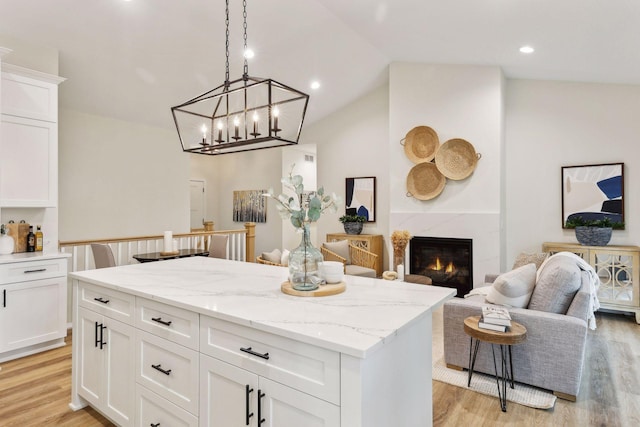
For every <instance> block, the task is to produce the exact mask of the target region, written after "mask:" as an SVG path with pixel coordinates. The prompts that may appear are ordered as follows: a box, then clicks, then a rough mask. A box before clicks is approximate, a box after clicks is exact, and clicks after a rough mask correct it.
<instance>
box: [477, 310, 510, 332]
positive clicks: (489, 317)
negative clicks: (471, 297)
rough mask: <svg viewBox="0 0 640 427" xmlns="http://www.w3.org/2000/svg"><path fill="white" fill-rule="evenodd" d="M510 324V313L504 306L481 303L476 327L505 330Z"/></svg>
mask: <svg viewBox="0 0 640 427" xmlns="http://www.w3.org/2000/svg"><path fill="white" fill-rule="evenodd" d="M510 326H511V315H509V310H507V309H506V308H505V307H501V306H497V305H483V306H482V317H480V321H479V322H478V327H479V328H482V329H490V330H492V331H498V332H506V331H507V329H508V328H509V327H510Z"/></svg>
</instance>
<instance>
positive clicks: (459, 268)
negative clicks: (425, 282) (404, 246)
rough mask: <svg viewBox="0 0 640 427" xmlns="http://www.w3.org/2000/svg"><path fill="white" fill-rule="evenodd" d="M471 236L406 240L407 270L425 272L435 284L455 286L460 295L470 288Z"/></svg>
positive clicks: (448, 286)
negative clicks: (407, 250)
mask: <svg viewBox="0 0 640 427" xmlns="http://www.w3.org/2000/svg"><path fill="white" fill-rule="evenodd" d="M472 259H473V257H472V240H471V239H454V238H442V237H413V238H412V239H411V241H410V243H409V269H410V271H411V274H419V275H421V276H427V277H429V278H431V280H432V281H433V285H435V286H445V287H447V288H455V289H457V291H458V293H457V295H456V296H457V297H463V296H464V295H466V294H468V293H469V291H471V289H472V288H473V269H472V266H473V265H472Z"/></svg>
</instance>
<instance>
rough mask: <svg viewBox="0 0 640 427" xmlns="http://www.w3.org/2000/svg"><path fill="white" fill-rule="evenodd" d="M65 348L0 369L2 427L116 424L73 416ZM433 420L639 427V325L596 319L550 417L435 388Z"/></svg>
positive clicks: (93, 415)
mask: <svg viewBox="0 0 640 427" xmlns="http://www.w3.org/2000/svg"><path fill="white" fill-rule="evenodd" d="M433 326H434V348H433V360H434V361H435V360H437V359H438V358H439V357H441V356H442V351H443V350H442V311H441V309H440V310H437V311H436V312H435V313H434V315H433ZM67 343H68V345H67V346H65V347H62V348H59V349H55V350H50V351H47V352H44V353H40V354H36V355H33V356H28V357H24V358H22V359H17V360H13V361H10V362H5V363H3V364H1V365H0V367H1V368H2V370H0V426H2V427H5V426H7V427H8V426H16V427H17V426H20V427H25V426H78V427H92V426H111V425H112V424H111V423H109V421H108V420H106V419H105V418H104V417H102V416H101V415H100V414H98V413H97V412H96V411H94V410H92V409H90V408H89V409H83V410H80V411H76V412H73V411H72V410H71V409H69V406H68V404H69V400H70V395H71V336H69V337H68V338H67ZM433 413H434V422H433V424H434V426H466V427H476V426H534V425H535V426H581V427H582V426H623V427H626V426H629V427H631V426H633V427H636V426H638V425H640V325H637V324H636V323H635V321H634V318H633V317H630V316H623V315H619V314H598V329H597V330H596V331H590V332H589V338H588V341H587V356H586V360H585V370H584V374H583V378H582V385H581V388H580V394H579V395H578V401H577V402H575V403H572V402H567V401H565V400H561V399H558V400H557V402H556V405H555V408H554V409H552V410H539V409H531V408H527V407H525V406H520V405H517V404H514V403H508V406H507V412H506V413H503V412H502V411H501V410H500V407H499V404H498V402H497V399H496V398H493V397H489V396H485V395H482V394H480V393H475V392H473V391H469V390H466V389H463V388H459V387H455V386H451V385H448V384H444V383H441V382H438V381H434V382H433ZM220 427H227V426H220ZM301 427H302V426H301ZM343 427H349V426H343ZM389 427H396V426H389ZM407 427H414V426H407ZM415 427H421V426H415Z"/></svg>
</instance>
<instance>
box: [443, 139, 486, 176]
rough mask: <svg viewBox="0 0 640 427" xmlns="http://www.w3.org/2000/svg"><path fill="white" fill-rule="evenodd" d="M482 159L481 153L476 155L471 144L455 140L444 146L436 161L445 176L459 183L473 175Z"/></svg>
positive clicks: (462, 140)
mask: <svg viewBox="0 0 640 427" xmlns="http://www.w3.org/2000/svg"><path fill="white" fill-rule="evenodd" d="M480 157H481V155H480V153H476V150H475V148H473V145H471V143H470V142H468V141H466V140H464V139H460V138H454V139H450V140H448V141H447V142H445V143H444V144H442V146H441V147H440V149H438V152H437V153H436V156H435V159H436V160H435V161H436V166H437V167H438V170H439V171H440V172H441V173H442V174H443V175H444V176H446V177H447V178H449V179H453V180H456V181H457V180H461V179H465V178H467V177H468V176H469V175H471V174H472V173H473V171H474V170H475V168H476V165H477V163H478V160H479V159H480Z"/></svg>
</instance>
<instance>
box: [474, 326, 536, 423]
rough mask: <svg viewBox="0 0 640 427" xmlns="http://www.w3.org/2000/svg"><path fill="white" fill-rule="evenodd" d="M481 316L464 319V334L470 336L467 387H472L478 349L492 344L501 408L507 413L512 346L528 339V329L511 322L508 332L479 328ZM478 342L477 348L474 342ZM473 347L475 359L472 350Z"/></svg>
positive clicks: (511, 373) (511, 379)
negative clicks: (499, 363)
mask: <svg viewBox="0 0 640 427" xmlns="http://www.w3.org/2000/svg"><path fill="white" fill-rule="evenodd" d="M479 320H480V316H471V317H467V318H466V319H464V332H465V333H466V334H467V335H469V337H470V342H469V379H468V381H467V387H470V386H471V377H472V376H473V368H474V366H475V364H476V356H477V355H478V347H479V346H480V342H481V341H484V342H486V343H489V344H491V353H492V354H493V369H494V372H495V377H496V384H497V385H498V399H500V408H501V409H502V412H507V379H509V382H510V383H511V384H510V386H511V388H514V385H513V361H512V359H511V346H512V345H516V344H520V343H522V342H524V341H525V340H526V339H527V328H525V327H524V326H522V325H521V324H520V323H518V322H514V321H513V320H512V321H511V327H509V329H508V330H507V331H506V332H498V331H492V330H490V329H482V328H480V327H479V326H478V321H479ZM474 338H475V340H476V343H475V347H474V345H473V340H474ZM496 345H499V346H500V359H501V366H502V370H501V375H500V376H499V375H498V365H497V364H496V353H495V346H496ZM472 347H473V357H472V355H471V348H472ZM500 381H502V392H500Z"/></svg>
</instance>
